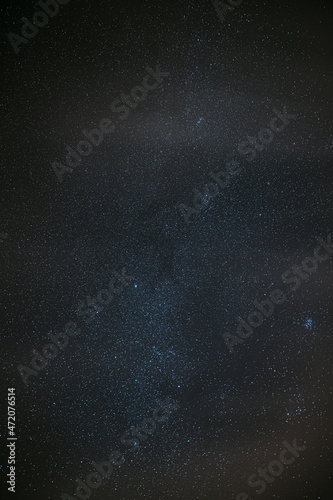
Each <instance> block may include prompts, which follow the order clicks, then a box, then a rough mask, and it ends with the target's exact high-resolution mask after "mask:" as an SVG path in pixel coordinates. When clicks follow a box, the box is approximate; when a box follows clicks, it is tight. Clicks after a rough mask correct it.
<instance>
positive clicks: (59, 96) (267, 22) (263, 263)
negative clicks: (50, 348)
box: [0, 0, 333, 500]
mask: <svg viewBox="0 0 333 500" xmlns="http://www.w3.org/2000/svg"><path fill="white" fill-rule="evenodd" d="M36 10H39V7H38V5H37V3H35V2H31V1H28V2H23V1H21V2H16V1H15V2H13V1H9V0H3V2H2V4H1V8H0V12H1V25H2V33H3V36H2V39H1V57H2V65H1V67H2V72H3V75H2V89H1V90H2V100H1V113H2V117H1V124H2V127H1V129H2V138H1V145H2V148H1V163H2V168H1V183H0V185H1V190H0V193H1V211H0V232H3V233H7V234H8V238H7V239H4V240H3V241H0V259H1V260H0V262H1V264H0V269H1V304H0V307H1V333H2V339H3V340H2V350H1V352H2V358H3V366H4V372H3V373H4V377H3V379H4V383H3V392H2V394H3V402H4V404H3V407H4V408H5V407H6V398H7V387H15V388H16V411H17V435H18V441H17V469H16V473H17V478H18V481H17V488H16V490H17V492H16V493H15V494H12V493H10V494H9V493H8V492H7V487H6V485H5V481H3V484H2V486H1V488H2V489H3V491H4V495H6V494H8V495H9V498H16V499H19V500H21V499H30V498H34V499H36V500H39V499H52V500H53V499H60V498H61V495H62V494H63V493H65V492H67V493H68V494H70V495H74V492H75V488H76V484H75V479H76V478H77V477H81V478H82V479H84V478H85V477H86V476H87V474H88V473H89V472H91V470H92V468H91V462H92V461H98V462H99V461H103V460H106V459H107V456H108V454H109V452H110V451H111V450H113V449H122V448H121V446H122V445H121V444H120V436H121V434H122V433H123V432H124V431H125V430H127V429H129V428H130V427H131V425H136V424H139V423H140V422H141V421H142V419H143V418H144V416H145V415H146V414H147V413H148V414H149V413H151V412H152V410H153V409H154V408H155V407H156V399H157V398H163V397H167V396H170V397H171V398H172V400H173V401H177V402H178V404H179V409H178V410H177V411H175V412H174V413H173V414H172V415H171V416H170V418H169V420H168V421H167V422H166V423H164V424H161V425H160V426H159V427H158V428H157V430H156V432H155V434H154V435H152V436H150V437H149V438H148V439H147V441H146V442H144V443H143V444H142V445H141V447H140V450H139V451H138V452H137V454H135V455H134V457H133V460H132V461H130V460H127V461H126V463H125V464H124V465H123V466H121V467H120V468H119V470H117V471H116V472H115V474H114V476H113V477H112V478H111V479H110V480H109V481H108V482H107V483H106V484H105V485H104V486H102V487H100V488H99V489H98V490H96V491H95V492H94V493H93V494H92V495H91V497H90V498H91V500H94V499H103V500H104V499H111V498H112V499H114V500H132V499H133V500H134V499H136V500H138V499H141V498H142V499H149V500H150V499H151V500H157V499H161V500H169V499H170V500H171V499H177V500H183V499H185V500H196V499H200V500H201V499H207V500H217V499H225V500H229V499H235V497H236V495H237V493H239V492H240V491H247V492H248V493H251V495H252V497H253V498H257V495H256V494H255V493H254V490H253V489H250V488H249V487H248V486H247V484H246V478H247V477H248V476H249V475H250V474H252V473H254V472H255V471H256V470H257V468H258V467H260V466H261V467H264V466H265V465H268V463H269V462H270V461H271V460H273V459H274V455H275V454H276V453H279V452H280V449H281V448H282V442H283V441H284V440H288V441H292V440H293V438H294V437H296V438H297V442H298V443H300V444H302V443H303V442H304V441H305V442H306V446H307V449H306V451H305V452H304V453H302V454H301V458H299V459H297V460H296V462H295V463H294V464H293V465H290V466H289V467H288V468H286V469H285V471H284V472H283V474H282V475H281V476H279V477H278V478H277V479H276V481H275V482H274V483H273V484H272V485H270V486H268V488H267V490H266V491H265V493H263V494H262V495H260V498H262V499H264V500H266V499H275V498H276V499H283V500H289V499H293V500H298V499H307V500H317V499H320V500H330V499H331V498H332V478H331V474H332V399H331V396H332V375H331V367H332V341H331V334H332V306H331V303H332V294H333V286H332V285H333V281H332V278H333V273H332V260H329V261H327V262H324V263H322V264H320V266H319V267H318V270H317V272H316V273H315V274H314V275H313V276H312V277H311V279H310V280H309V281H308V282H303V284H302V287H301V288H300V289H299V290H298V291H297V292H295V294H294V295H293V296H291V297H290V300H288V302H287V303H286V304H285V305H284V306H281V307H277V310H276V312H275V314H274V315H273V316H272V317H271V318H270V319H268V320H266V321H265V323H264V324H263V325H262V326H261V327H260V328H258V329H257V330H255V332H254V334H253V335H252V336H251V337H250V338H249V339H247V340H246V341H245V342H244V344H243V345H239V346H236V348H235V352H234V353H232V354H231V353H229V352H228V349H227V347H226V345H225V343H224V340H223V337H222V335H223V333H225V332H230V333H234V332H235V328H236V325H237V316H239V315H241V316H245V317H246V316H247V314H248V313H249V312H250V311H251V310H252V309H253V306H252V305H251V304H252V301H253V300H254V299H255V298H256V297H257V298H259V299H260V300H262V299H263V298H264V296H265V294H266V293H267V292H269V291H271V290H272V289H274V288H279V287H281V285H282V284H281V274H282V273H283V272H285V271H286V270H287V269H288V268H289V267H291V266H292V265H293V264H299V263H300V262H301V261H302V259H304V258H305V257H307V256H311V255H313V249H314V248H315V246H316V245H317V243H316V237H317V236H321V237H323V238H326V236H327V234H328V233H330V232H331V230H332V178H333V176H332V165H333V163H332V151H333V133H332V75H333V72H332V55H333V54H332V52H333V50H332V49H333V45H332V20H333V19H332V12H333V9H332V5H331V3H330V2H325V1H317V2H302V1H290V2H289V1H288V2H285V3H283V2H280V1H275V0H274V1H270V2H264V1H247V0H245V1H244V2H243V3H242V4H241V5H240V6H239V7H237V8H235V10H234V11H233V12H230V13H228V14H227V15H226V21H225V23H222V22H221V20H220V18H219V17H218V15H217V13H216V11H215V10H214V7H213V5H212V2H211V1H207V2H204V1H202V2H195V1H179V2H176V1H170V2H167V1H159V0H155V1H154V2H152V1H150V0H149V1H148V0H147V1H146V0H136V1H130V0H122V1H121V2H114V3H113V2H109V1H105V0H100V1H98V2H93V1H90V2H88V1H83V0H78V1H75V0H71V1H70V2H69V3H68V4H67V5H65V6H61V7H60V12H59V14H58V15H57V16H55V17H54V18H52V19H51V20H50V22H49V23H48V25H47V26H46V27H44V28H41V29H40V31H39V33H38V35H37V36H36V37H35V38H34V39H32V40H30V41H29V43H28V44H27V45H26V46H22V48H21V50H20V51H19V53H18V54H15V52H14V50H13V49H12V47H11V45H10V43H9V41H8V38H7V35H8V33H9V32H10V31H12V32H14V33H17V34H20V32H21V27H22V22H21V17H23V16H25V17H27V18H28V19H29V20H31V19H32V16H33V14H34V12H35V11H36ZM157 64H160V65H161V69H162V70H163V71H166V72H169V73H170V76H168V77H166V78H165V79H164V81H163V82H162V83H161V84H160V85H159V86H158V88H157V89H156V90H154V91H152V92H150V93H149V95H148V97H147V99H146V100H145V101H144V102H142V103H140V105H139V106H138V107H137V109H135V110H133V111H132V112H131V114H130V116H129V117H128V119H127V120H125V121H124V122H119V123H118V122H117V129H116V131H115V133H114V134H112V136H110V137H109V138H107V139H105V140H104V142H103V143H102V144H101V145H100V146H99V147H98V148H97V149H95V150H94V151H93V153H92V154H91V155H90V156H89V157H87V158H85V159H84V160H83V161H82V163H81V165H80V166H78V167H77V168H76V169H75V170H74V172H73V173H72V174H69V175H66V174H65V175H64V179H63V182H62V183H59V182H58V181H57V178H56V176H55V174H54V172H53V170H52V168H51V163H52V162H53V161H60V162H62V161H63V160H64V156H65V145H66V144H68V145H70V146H72V147H75V145H76V144H77V143H78V142H79V141H80V140H81V139H82V133H81V131H82V129H84V128H87V129H88V130H90V129H93V128H95V127H96V126H97V125H98V123H99V122H100V120H101V119H102V118H105V117H110V118H111V119H112V118H113V119H114V115H112V113H111V111H110V104H111V102H112V100H113V99H116V98H118V97H119V95H120V93H121V92H125V93H129V91H130V90H131V89H132V87H134V86H136V85H140V84H141V82H142V79H143V77H144V76H145V75H146V67H147V66H150V67H152V68H155V67H156V65H157ZM283 106H286V107H287V109H288V111H289V112H290V113H294V114H297V119H296V120H294V121H292V122H291V123H290V125H288V127H286V129H285V130H284V131H282V132H281V133H280V134H277V135H276V136H275V138H274V140H273V141H272V142H271V143H270V144H269V145H267V147H266V148H265V149H264V151H263V152H261V153H260V154H259V155H258V157H257V158H256V159H255V160H254V161H253V162H252V163H248V162H246V160H245V158H244V157H243V158H242V157H241V156H240V154H239V153H238V152H237V147H238V144H239V143H240V141H241V140H244V138H245V137H246V135H257V133H258V132H259V130H260V129H261V128H264V127H267V126H268V124H269V121H270V119H271V118H272V116H273V114H272V110H273V108H277V109H282V108H283ZM232 158H236V159H237V160H238V161H239V162H240V164H241V165H242V168H243V172H242V173H241V174H240V175H239V176H236V177H235V178H233V180H232V182H231V184H230V186H229V187H228V188H226V189H225V190H223V192H221V194H220V195H219V196H217V197H216V198H215V199H214V200H213V201H212V202H211V203H210V205H209V206H208V207H207V208H206V209H203V210H202V211H201V212H200V213H199V214H197V215H194V216H192V217H191V223H190V224H189V225H186V224H185V222H184V219H183V218H182V216H181V215H180V212H179V205H180V204H181V203H185V204H187V205H189V206H191V205H192V198H193V188H197V189H198V190H199V191H200V190H202V188H203V186H204V185H205V183H206V182H209V180H210V179H209V172H210V171H214V172H217V171H218V170H220V169H221V168H223V167H224V165H225V162H226V161H227V160H230V159H232ZM123 267H125V268H126V270H127V272H128V274H130V275H132V276H134V277H135V280H133V281H132V282H131V283H130V284H129V286H128V287H127V288H125V290H124V291H123V292H122V294H120V295H119V296H118V297H117V298H115V300H114V301H113V303H112V304H111V305H110V306H108V308H107V309H106V310H105V311H103V312H101V313H100V314H99V315H98V316H97V317H96V319H95V320H94V322H93V323H92V324H91V325H89V326H87V325H85V324H84V323H83V322H82V321H81V320H80V319H79V318H77V317H76V308H77V305H78V303H79V302H80V301H81V300H83V299H85V298H86V297H87V296H89V295H90V296H96V294H97V293H98V291H99V290H100V289H102V288H105V287H106V285H107V284H108V282H109V279H110V277H111V271H112V269H118V270H120V269H122V268H123ZM283 286H285V285H282V287H283ZM70 320H76V321H77V322H78V324H79V326H80V328H81V329H82V333H81V335H80V336H79V337H78V338H77V339H73V340H71V341H70V344H69V345H68V347H67V348H66V349H65V350H64V352H63V353H62V354H61V355H59V356H58V357H57V358H56V359H55V360H54V361H52V362H51V363H50V365H49V368H48V369H47V370H45V371H42V372H41V373H40V374H39V375H38V376H37V377H36V378H35V377H31V379H30V380H31V382H30V384H29V385H28V386H25V385H24V384H23V382H22V379H21V377H20V374H19V373H18V370H17V366H18V365H19V364H21V363H22V364H24V365H28V364H29V363H30V361H31V358H32V349H37V350H39V351H40V349H41V348H42V346H43V345H44V344H45V343H47V342H48V338H47V333H48V332H49V331H51V330H52V331H56V332H58V331H61V330H62V328H63V325H64V324H65V323H66V322H68V321H70ZM6 422H7V421H6V417H5V416H4V418H3V433H2V434H3V441H4V442H5V438H6V436H7V431H6ZM127 456H128V455H127ZM6 462H7V459H6V458H5V460H4V461H3V467H2V470H3V471H4V475H3V476H5V473H6Z"/></svg>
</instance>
